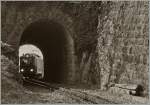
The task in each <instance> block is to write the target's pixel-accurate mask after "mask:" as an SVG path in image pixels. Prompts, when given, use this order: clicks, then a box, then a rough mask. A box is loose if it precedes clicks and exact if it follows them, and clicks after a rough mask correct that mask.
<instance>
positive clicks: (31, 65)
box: [19, 53, 44, 79]
mask: <svg viewBox="0 0 150 105" xmlns="http://www.w3.org/2000/svg"><path fill="white" fill-rule="evenodd" d="M19 73H21V74H22V76H23V78H34V79H43V77H44V67H43V60H42V59H41V58H40V56H38V55H37V54H34V53H26V54H23V55H22V56H20V57H19Z"/></svg>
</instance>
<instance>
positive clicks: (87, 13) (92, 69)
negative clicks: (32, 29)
mask: <svg viewBox="0 0 150 105" xmlns="http://www.w3.org/2000/svg"><path fill="white" fill-rule="evenodd" d="M41 19H49V20H53V21H55V22H57V23H59V24H60V25H62V26H63V27H64V29H65V30H67V31H66V32H67V36H69V37H67V38H68V39H67V40H71V41H68V43H67V45H66V46H68V47H69V49H67V50H66V51H67V52H68V54H69V55H70V56H69V57H68V58H67V59H68V63H69V62H71V63H70V65H74V66H71V67H72V68H73V70H72V69H71V70H68V71H66V72H68V77H67V78H69V81H71V83H82V84H84V83H85V84H88V85H91V86H97V87H99V88H101V89H106V88H107V87H108V85H109V83H110V82H115V83H131V84H143V85H144V86H145V88H146V89H148V43H149V40H148V22H149V20H148V2H146V1H138V2H137V1H132V2H102V1H99V2H79V3H76V2H2V41H4V42H7V43H9V44H11V45H12V46H13V47H14V48H15V49H16V52H17V50H18V47H19V44H20V40H21V37H22V33H23V32H24V30H25V29H26V28H27V27H28V26H29V25H30V24H31V23H34V22H35V21H39V20H41ZM70 46H71V47H70ZM68 47H67V48H68ZM72 50H74V51H72ZM70 58H71V59H70ZM73 63H74V64H73Z"/></svg>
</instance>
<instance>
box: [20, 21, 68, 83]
mask: <svg viewBox="0 0 150 105" xmlns="http://www.w3.org/2000/svg"><path fill="white" fill-rule="evenodd" d="M23 44H33V45H35V46H37V47H38V48H39V49H41V50H42V52H43V56H44V79H43V80H45V81H47V82H51V83H63V82H65V80H66V75H67V72H66V69H67V68H66V65H67V52H68V49H67V44H68V42H67V38H66V31H65V30H64V27H63V26H62V25H60V24H59V23H57V22H54V21H52V20H39V21H36V22H34V23H31V24H30V25H29V26H28V27H27V28H26V29H25V30H24V31H23V33H22V36H21V39H20V46H21V45H23Z"/></svg>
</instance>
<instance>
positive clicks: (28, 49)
mask: <svg viewBox="0 0 150 105" xmlns="http://www.w3.org/2000/svg"><path fill="white" fill-rule="evenodd" d="M26 53H34V54H37V55H39V56H40V57H41V58H42V59H43V54H42V52H41V50H40V49H39V48H38V47H36V46H34V45H32V44H25V45H22V46H20V47H19V57H20V56H22V55H23V54H26Z"/></svg>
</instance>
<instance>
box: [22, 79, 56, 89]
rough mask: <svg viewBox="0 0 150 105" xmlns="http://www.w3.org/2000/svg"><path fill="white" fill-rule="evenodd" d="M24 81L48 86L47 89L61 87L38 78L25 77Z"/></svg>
mask: <svg viewBox="0 0 150 105" xmlns="http://www.w3.org/2000/svg"><path fill="white" fill-rule="evenodd" d="M23 81H24V82H27V83H30V84H33V85H37V86H41V87H44V88H47V89H59V87H55V86H52V85H50V84H48V83H46V82H43V81H40V80H36V79H29V78H25V79H23Z"/></svg>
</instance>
